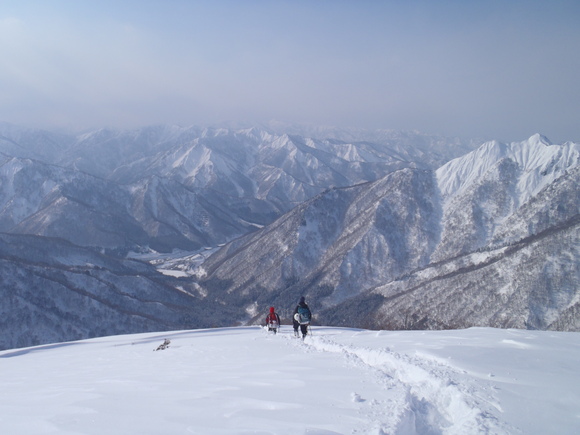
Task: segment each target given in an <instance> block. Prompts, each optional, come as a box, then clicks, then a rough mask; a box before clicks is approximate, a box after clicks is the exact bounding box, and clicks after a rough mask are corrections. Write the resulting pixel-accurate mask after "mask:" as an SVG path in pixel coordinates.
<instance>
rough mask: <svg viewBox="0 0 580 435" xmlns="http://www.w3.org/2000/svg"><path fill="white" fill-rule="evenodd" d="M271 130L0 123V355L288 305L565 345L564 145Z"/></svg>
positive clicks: (372, 324)
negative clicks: (539, 332) (554, 334)
mask: <svg viewBox="0 0 580 435" xmlns="http://www.w3.org/2000/svg"><path fill="white" fill-rule="evenodd" d="M287 131H288V132H290V133H291V134H288V133H284V132H280V131H276V130H275V129H266V128H252V129H201V128H195V127H192V128H180V127H169V126H159V127H148V128H143V129H140V130H136V131H122V132H116V131H109V130H99V131H95V132H90V133H86V134H83V135H79V136H72V135H63V134H55V133H50V132H46V131H38V130H30V129H25V128H20V127H17V126H13V125H8V124H0V152H1V158H0V232H2V233H3V234H2V235H1V237H0V252H1V256H0V267H1V268H2V272H1V273H0V279H1V280H2V283H1V288H2V294H1V295H0V312H1V313H2V316H1V317H0V318H1V319H2V320H0V327H2V331H3V332H2V338H1V339H0V347H1V348H10V347H16V346H27V345H31V344H39V343H45V342H49V341H63V340H70V339H77V338H86V337H92V336H97V335H110V334H114V333H121V332H142V331H152V330H160V329H176V328H177V329H179V328H191V327H208V326H228V325H232V324H238V323H247V322H252V321H254V320H261V317H262V314H263V313H264V312H265V310H266V308H267V307H268V306H269V305H271V304H274V305H276V306H277V307H279V308H280V309H282V310H284V309H287V310H290V309H291V308H293V306H294V305H295V303H296V301H297V299H298V298H299V297H300V296H301V295H305V296H306V297H307V299H308V301H309V303H310V305H311V307H312V308H313V310H314V311H315V313H316V314H317V319H316V321H317V322H319V324H329V325H330V324H332V325H339V326H356V327H366V328H406V329H411V328H413V329H419V328H437V329H439V328H459V327H467V326H474V325H476V326H496V327H517V328H530V329H558V330H580V313H579V305H578V300H579V291H578V290H579V285H578V284H579V282H580V273H579V269H580V268H579V267H578V266H579V264H578V258H580V256H579V255H578V254H579V253H578V250H579V247H580V243H579V234H580V232H579V231H578V229H579V224H580V218H579V216H580V214H579V206H580V198H579V196H580V195H579V189H578V185H579V183H578V182H579V180H578V178H579V171H580V169H578V167H579V166H578V161H579V155H580V146H579V145H578V144H574V143H565V144H561V145H556V144H550V143H549V141H548V140H547V139H546V138H544V137H542V136H540V135H534V136H532V137H531V138H529V139H527V140H524V141H522V142H516V143H511V144H503V143H498V142H493V141H492V142H486V143H483V144H481V143H479V142H477V141H462V140H460V139H457V138H442V137H430V136H426V135H422V134H419V133H401V132H389V131H381V132H361V131H358V132H357V131H346V130H341V131H339V130H310V131H308V132H304V131H300V130H298V129H294V130H292V129H290V128H288V129H287ZM321 132H322V133H321ZM307 133H309V134H307ZM218 247H220V249H217V248H218ZM214 251H215V252H214ZM156 252H157V253H158V254H155V253H156ZM210 252H214V253H213V255H209V253H210ZM169 253H172V255H169ZM146 254H147V257H145V255H146ZM202 254H203V255H202ZM127 255H129V257H127ZM140 255H141V257H140ZM168 257H170V258H171V260H172V261H171V262H166V263H165V264H160V262H161V261H162V260H163V258H168ZM177 257H179V258H177ZM139 258H141V259H139ZM145 258H147V259H148V260H150V263H147V262H145V260H144V259H145ZM153 260H155V261H153ZM154 266H157V268H159V269H161V268H164V269H167V268H168V267H171V268H173V269H174V273H173V276H170V275H168V274H167V273H165V274H161V273H160V272H159V271H158V270H156V268H155V267H154Z"/></svg>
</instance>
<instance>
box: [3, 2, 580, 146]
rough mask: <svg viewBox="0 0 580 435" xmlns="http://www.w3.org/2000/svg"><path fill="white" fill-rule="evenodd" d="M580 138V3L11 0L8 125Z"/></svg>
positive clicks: (6, 5) (7, 12)
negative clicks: (277, 126)
mask: <svg viewBox="0 0 580 435" xmlns="http://www.w3.org/2000/svg"><path fill="white" fill-rule="evenodd" d="M269 120H277V121H281V122H288V123H305V124H314V125H329V126H330V125H332V126H339V127H361V128H371V129H374V128H386V129H397V130H420V131H422V132H424V133H430V134H444V135H460V136H471V137H475V136H477V137H481V136H483V137H486V138H495V139H499V140H504V141H511V140H523V139H526V138H527V137H529V136H531V135H532V134H534V133H542V134H544V135H546V136H547V137H548V138H550V139H551V140H552V141H554V142H564V141H567V140H572V141H575V142H580V1H578V0H571V1H559V0H549V1H548V0H541V1H534V0H525V1H518V0H499V1H483V0H482V1H475V0H472V1H468V0H455V1H451V0H439V1H434V0H432V1H413V0H407V1H405V0H400V1H388V0H385V1H379V0H377V1H370V0H368V1H366V0H351V1H341V0H308V1H307V0H230V1H227V0H223V1H220V0H211V1H209V0H208V1H195V0H190V1H186V0H163V1H161V0H159V1H147V0H114V1H107V0H92V1H90V0H70V1H64V0H50V1H45V0H40V1H28V0H15V1H6V0H2V1H0V121H7V122H12V123H15V124H19V125H23V126H32V127H44V128H53V127H58V128H60V127H64V128H73V129H82V128H95V127H117V128H134V127H139V126H145V125H150V124H159V123H175V124H180V125H184V126H188V125H202V124H203V125H205V124H207V123H216V122H220V121H240V122H267V121H269Z"/></svg>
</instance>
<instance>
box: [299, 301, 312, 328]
mask: <svg viewBox="0 0 580 435" xmlns="http://www.w3.org/2000/svg"><path fill="white" fill-rule="evenodd" d="M311 317H312V314H310V310H309V309H308V308H306V307H303V306H301V305H299V306H298V323H300V324H301V325H308V324H309V323H310V318H311Z"/></svg>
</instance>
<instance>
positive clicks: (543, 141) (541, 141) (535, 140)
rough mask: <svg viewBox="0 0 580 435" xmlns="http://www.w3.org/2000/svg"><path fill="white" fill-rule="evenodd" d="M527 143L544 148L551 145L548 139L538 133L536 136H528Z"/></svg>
mask: <svg viewBox="0 0 580 435" xmlns="http://www.w3.org/2000/svg"><path fill="white" fill-rule="evenodd" d="M527 142H528V143H530V144H532V145H544V146H550V145H553V144H552V141H550V139H548V138H547V137H546V136H544V135H543V134H540V133H536V134H534V135H532V136H530V138H529V139H528V140H527Z"/></svg>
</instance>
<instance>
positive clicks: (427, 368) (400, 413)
mask: <svg viewBox="0 0 580 435" xmlns="http://www.w3.org/2000/svg"><path fill="white" fill-rule="evenodd" d="M330 337H331V336H328V335H320V336H319V335H314V336H309V337H307V338H306V340H305V342H304V344H305V345H306V346H307V348H309V349H311V350H313V351H319V352H331V353H336V354H339V355H341V357H342V358H344V359H345V360H346V361H347V362H348V363H349V364H351V365H353V366H354V367H357V368H359V369H363V370H372V371H374V372H375V376H376V377H377V383H379V384H382V385H383V386H384V388H386V389H389V390H394V391H397V394H396V398H394V399H393V402H391V403H379V402H377V401H371V403H370V405H369V407H368V409H367V410H366V413H367V414H368V415H367V417H368V419H369V420H370V421H373V422H374V424H373V425H372V426H373V432H372V433H376V434H401V435H402V434H422V435H437V434H457V435H464V434H469V433H477V434H481V433H495V434H497V433H509V432H518V431H517V429H515V428H510V427H509V426H508V425H507V424H505V423H502V422H500V421H499V419H498V418H497V417H496V416H495V414H497V413H498V412H501V407H500V405H499V403H498V402H497V399H496V398H495V397H494V394H493V388H492V387H491V385H490V386H488V388H486V389H483V388H482V387H481V385H480V384H476V383H475V382H473V381H470V377H469V376H466V374H467V373H466V372H465V371H463V370H460V369H457V368H454V367H453V366H451V365H450V364H448V363H446V362H445V361H442V360H439V359H438V358H436V357H433V356H430V355H426V354H421V353H418V352H417V353H415V355H413V356H410V355H408V354H403V353H397V352H394V351H392V350H390V349H389V348H381V349H373V348H366V347H357V346H353V345H350V344H348V345H345V344H341V343H338V342H336V341H333V340H332V338H330ZM353 397H354V399H353V400H360V401H364V399H363V398H360V396H359V395H358V394H357V393H353ZM387 410H388V411H387ZM387 416H388V418H385V417H387ZM355 433H370V432H368V431H366V430H363V431H361V432H355Z"/></svg>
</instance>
